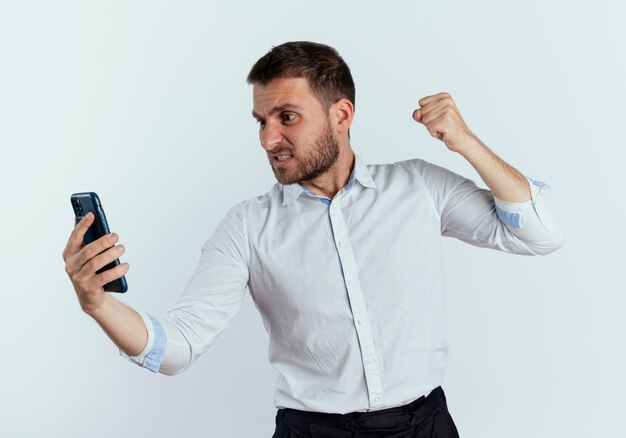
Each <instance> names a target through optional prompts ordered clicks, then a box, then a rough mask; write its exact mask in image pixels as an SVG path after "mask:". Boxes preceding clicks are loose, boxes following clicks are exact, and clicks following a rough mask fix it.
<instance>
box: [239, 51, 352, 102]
mask: <svg viewBox="0 0 626 438" xmlns="http://www.w3.org/2000/svg"><path fill="white" fill-rule="evenodd" d="M282 78H305V79H306V80H307V82H308V83H309V87H311V89H312V90H313V93H314V94H315V96H316V97H317V100H318V101H319V102H320V103H321V104H322V105H323V106H324V107H325V108H326V109H328V108H330V106H331V105H332V104H333V103H335V102H337V101H338V100H339V99H341V98H346V99H348V100H349V101H350V102H352V104H353V105H354V99H355V94H356V92H355V89H354V81H353V80H352V74H350V69H349V68H348V65H347V64H346V63H345V61H344V60H343V58H342V57H341V56H339V53H338V52H337V50H335V49H334V48H332V47H330V46H327V45H325V44H319V43H313V42H310V41H291V42H288V43H284V44H281V45H279V46H275V47H273V48H272V50H270V51H269V52H267V54H265V55H264V56H263V57H261V58H259V60H258V61H257V62H256V63H255V64H254V65H253V66H252V69H251V70H250V73H249V74H248V83H249V84H260V85H267V84H268V83H269V82H270V81H272V80H273V79H282Z"/></svg>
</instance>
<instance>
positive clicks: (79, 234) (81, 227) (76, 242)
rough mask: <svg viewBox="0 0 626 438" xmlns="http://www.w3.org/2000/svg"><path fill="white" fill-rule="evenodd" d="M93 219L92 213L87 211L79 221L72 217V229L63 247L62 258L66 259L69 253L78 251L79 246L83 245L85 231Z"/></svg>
mask: <svg viewBox="0 0 626 438" xmlns="http://www.w3.org/2000/svg"><path fill="white" fill-rule="evenodd" d="M93 221H94V215H93V213H92V212H89V213H87V214H86V215H85V216H83V218H82V219H81V220H80V221H79V222H76V219H74V223H75V225H74V229H73V230H72V233H71V234H70V237H69V239H68V240H67V244H66V245H65V248H64V249H63V260H66V261H67V259H68V258H69V257H70V256H71V255H73V254H75V253H77V252H78V251H80V248H81V246H82V245H83V237H84V236H85V233H86V232H87V230H88V229H89V227H90V226H91V224H92V223H93Z"/></svg>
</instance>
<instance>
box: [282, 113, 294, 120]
mask: <svg viewBox="0 0 626 438" xmlns="http://www.w3.org/2000/svg"><path fill="white" fill-rule="evenodd" d="M280 117H281V118H282V119H283V122H293V121H294V120H296V115H295V114H294V113H282V114H281V115H280Z"/></svg>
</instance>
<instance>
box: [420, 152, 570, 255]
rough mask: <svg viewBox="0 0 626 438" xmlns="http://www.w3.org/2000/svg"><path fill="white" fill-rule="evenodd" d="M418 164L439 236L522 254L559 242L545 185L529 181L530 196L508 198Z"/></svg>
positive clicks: (538, 252) (551, 248) (548, 249)
mask: <svg viewBox="0 0 626 438" xmlns="http://www.w3.org/2000/svg"><path fill="white" fill-rule="evenodd" d="M419 166H420V173H421V175H422V179H423V181H424V184H425V186H426V188H427V190H428V191H429V193H430V194H431V197H432V199H433V202H434V204H435V208H436V209H437V212H438V213H439V217H440V218H441V234H442V235H443V236H450V237H456V238H458V239H460V240H463V241H465V242H468V243H470V244H472V245H476V246H480V247H486V248H492V249H497V250H500V251H505V252H510V253H515V254H524V255H544V254H549V253H551V252H553V251H555V250H556V249H558V248H560V247H561V245H562V244H563V232H562V230H561V228H560V227H559V225H558V224H557V222H556V221H555V220H554V218H553V216H552V214H551V213H550V211H549V209H548V207H547V205H546V200H545V191H546V190H548V188H549V187H548V185H547V184H545V183H543V182H540V181H535V180H532V179H528V181H529V185H530V189H531V190H530V191H531V193H530V195H531V199H530V200H528V201H526V202H507V201H503V200H501V199H497V198H494V196H493V194H492V193H491V192H490V191H489V190H485V189H481V188H479V187H477V186H476V184H475V183H474V182H473V181H471V180H469V179H467V178H464V177H462V176H460V175H458V174H456V173H454V172H451V171H449V170H447V169H444V168H442V167H439V166H436V165H433V164H430V163H426V162H423V161H422V162H420V163H419Z"/></svg>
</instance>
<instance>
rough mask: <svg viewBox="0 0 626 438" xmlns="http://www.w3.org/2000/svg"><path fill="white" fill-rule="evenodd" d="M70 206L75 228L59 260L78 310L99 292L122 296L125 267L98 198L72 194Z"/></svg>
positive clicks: (94, 298)
mask: <svg viewBox="0 0 626 438" xmlns="http://www.w3.org/2000/svg"><path fill="white" fill-rule="evenodd" d="M71 203H72V208H73V209H74V214H75V216H76V221H77V224H76V226H75V228H74V231H73V232H72V234H71V236H70V239H69V240H68V243H67V246H66V247H65V250H64V251H63V259H64V260H65V262H66V267H65V270H66V271H67V273H68V275H69V276H70V279H71V280H72V283H73V284H74V288H75V289H76V291H77V293H78V294H79V300H80V301H81V306H82V305H83V299H85V300H87V301H88V302H91V301H97V299H96V297H97V296H98V291H99V290H102V289H103V290H105V291H109V292H126V291H127V290H128V284H127V282H126V278H125V277H124V274H125V273H126V271H127V270H128V264H127V263H122V264H121V263H120V261H119V256H120V255H121V254H122V253H123V252H124V247H123V246H121V245H117V246H114V244H115V243H116V242H117V239H118V238H117V236H116V235H115V234H111V233H110V231H109V225H108V223H107V220H106V216H105V214H104V209H103V208H102V204H101V202H100V199H99V197H98V195H97V194H96V193H94V192H85V193H74V194H73V195H72V197H71ZM88 304H89V303H88Z"/></svg>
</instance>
